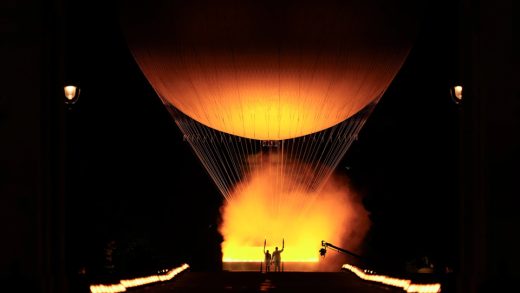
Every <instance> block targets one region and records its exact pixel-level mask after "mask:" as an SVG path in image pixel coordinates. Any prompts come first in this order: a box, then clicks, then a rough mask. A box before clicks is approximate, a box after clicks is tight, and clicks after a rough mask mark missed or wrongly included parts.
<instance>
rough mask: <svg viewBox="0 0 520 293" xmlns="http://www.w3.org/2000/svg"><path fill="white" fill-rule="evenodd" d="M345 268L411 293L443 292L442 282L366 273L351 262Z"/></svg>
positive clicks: (364, 278)
mask: <svg viewBox="0 0 520 293" xmlns="http://www.w3.org/2000/svg"><path fill="white" fill-rule="evenodd" d="M343 269H346V270H349V271H351V272H353V273H354V274H356V276H358V277H359V278H361V279H363V280H366V281H371V282H377V283H381V284H385V285H389V286H394V287H400V288H402V289H403V290H404V291H406V292H410V293H437V292H441V284H439V283H434V284H413V283H412V281H411V280H408V279H397V278H392V277H388V276H384V275H375V274H373V272H370V273H368V274H367V273H365V272H366V271H363V270H361V269H359V268H357V267H355V266H353V265H350V264H344V265H343Z"/></svg>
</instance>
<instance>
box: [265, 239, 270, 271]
mask: <svg viewBox="0 0 520 293" xmlns="http://www.w3.org/2000/svg"><path fill="white" fill-rule="evenodd" d="M266 242H267V240H264V255H265V259H264V261H265V271H266V272H269V271H270V270H271V254H270V253H269V249H268V250H267V251H266V250H265V245H266Z"/></svg>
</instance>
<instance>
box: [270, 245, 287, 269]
mask: <svg viewBox="0 0 520 293" xmlns="http://www.w3.org/2000/svg"><path fill="white" fill-rule="evenodd" d="M284 247H285V240H282V250H278V246H277V247H276V248H275V249H274V251H273V257H272V260H273V262H274V271H275V272H279V271H280V264H281V263H282V256H281V253H282V252H283V249H284Z"/></svg>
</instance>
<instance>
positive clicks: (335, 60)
mask: <svg viewBox="0 0 520 293" xmlns="http://www.w3.org/2000/svg"><path fill="white" fill-rule="evenodd" d="M408 5H409V3H404V4H403V3H402V1H400V2H396V1H374V0H364V1H352V2H351V1H326V0H320V1H252V0H249V1H248V0H236V1H212V0H202V1H194V0H183V1H181V0H164V1H160V0H159V1H157V0H155V1H141V3H138V4H128V5H127V7H126V8H125V10H124V13H123V28H124V30H125V33H126V36H127V39H128V41H129V45H130V48H131V51H132V53H133V55H134V57H135V59H136V61H137V63H138V64H139V66H140V67H141V69H142V71H143V72H144V74H145V75H146V77H147V79H148V80H149V82H150V83H151V85H152V86H153V87H154V88H155V90H156V91H157V93H158V94H159V95H160V97H161V98H162V99H163V101H165V102H166V103H170V104H172V105H173V106H174V107H176V108H177V109H179V110H180V111H182V112H183V113H184V114H186V115H187V116H189V117H191V118H192V119H194V120H196V121H198V122H200V123H202V124H204V125H206V126H208V127H211V128H213V129H216V130H219V131H222V132H225V133H229V134H233V135H237V136H242V137H246V138H251V139H260V140H282V139H287V138H294V137H300V136H303V135H307V134H310V133H315V132H318V131H321V130H323V129H326V128H329V127H331V126H334V125H336V124H338V123H340V122H341V121H344V120H345V119H347V118H349V117H351V116H353V115H354V114H356V113H357V112H358V111H359V110H361V109H363V108H364V107H365V106H367V105H368V104H370V103H371V102H373V101H374V100H376V99H377V98H378V97H379V96H380V95H381V94H382V93H383V92H384V91H385V90H386V89H387V87H388V86H389V84H390V82H391V81H392V79H393V78H394V76H395V75H396V73H397V71H398V70H399V68H400V67H401V65H402V64H403V62H404V59H405V58H406V56H407V53H408V51H409V49H410V46H411V37H412V36H413V28H414V27H415V26H414V22H413V19H414V15H413V10H411V9H408V8H409V7H408Z"/></svg>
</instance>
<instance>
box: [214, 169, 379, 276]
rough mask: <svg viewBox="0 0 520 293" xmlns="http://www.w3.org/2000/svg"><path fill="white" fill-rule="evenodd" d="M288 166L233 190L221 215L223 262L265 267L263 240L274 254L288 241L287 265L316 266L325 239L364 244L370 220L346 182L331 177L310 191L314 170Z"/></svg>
mask: <svg viewBox="0 0 520 293" xmlns="http://www.w3.org/2000/svg"><path fill="white" fill-rule="evenodd" d="M287 166H289V164H286V167H285V168H281V167H280V165H279V164H277V163H273V162H271V163H268V164H266V165H264V166H262V167H258V168H256V170H254V171H253V172H252V174H253V175H252V176H251V177H250V178H248V179H246V180H244V181H243V182H241V183H240V184H238V185H237V186H236V187H235V191H234V195H233V197H231V199H230V200H229V201H228V202H226V204H225V205H224V206H223V207H222V210H221V213H222V220H223V221H222V224H221V227H220V232H221V233H222V235H223V237H224V242H223V243H222V252H223V261H224V262H253V261H254V262H261V261H262V260H263V258H264V255H263V245H264V239H267V247H266V250H269V251H270V252H272V251H273V250H274V248H275V246H278V248H279V249H281V246H282V239H285V250H284V252H283V253H282V261H284V262H318V261H319V258H320V257H319V254H318V251H319V249H320V246H321V240H326V241H330V242H333V243H337V244H338V245H343V246H344V247H347V248H348V249H351V250H356V249H358V248H359V246H360V245H361V243H362V241H363V238H364V236H365V234H366V232H367V231H368V228H369V226H370V221H369V219H368V213H367V212H366V211H365V209H364V208H363V205H362V203H361V201H360V197H359V196H358V195H357V194H356V193H355V192H354V191H353V190H352V189H351V188H350V187H349V185H348V180H346V178H338V177H333V178H330V179H329V180H328V181H327V182H326V183H325V184H324V185H323V187H322V188H320V190H319V191H311V190H306V188H305V186H308V185H307V184H308V181H309V180H310V179H311V176H310V175H309V174H310V173H309V172H310V171H311V168H310V166H309V165H306V164H302V163H292V164H290V167H287ZM331 255H334V254H331ZM331 257H333V256H331ZM327 258H330V257H329V256H327ZM336 269H337V267H336Z"/></svg>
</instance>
